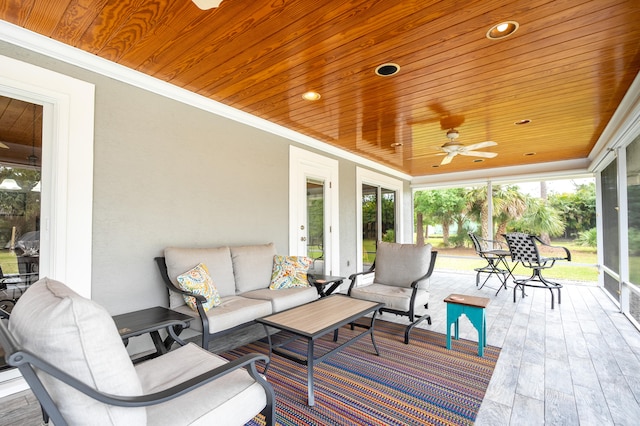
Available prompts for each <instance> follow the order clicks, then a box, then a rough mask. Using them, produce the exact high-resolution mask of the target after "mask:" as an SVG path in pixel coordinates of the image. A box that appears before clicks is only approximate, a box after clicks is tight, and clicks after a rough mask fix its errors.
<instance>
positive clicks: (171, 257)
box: [164, 247, 236, 309]
mask: <svg viewBox="0 0 640 426" xmlns="http://www.w3.org/2000/svg"><path fill="white" fill-rule="evenodd" d="M164 256H165V263H166V265H167V273H168V275H169V278H170V279H171V282H172V283H173V285H175V286H176V287H178V281H177V277H178V275H180V274H182V273H183V272H184V271H188V270H189V269H191V268H193V267H194V266H196V265H197V264H199V263H204V264H205V265H207V268H208V269H209V275H210V276H211V279H212V280H213V282H215V283H216V289H217V290H218V294H219V295H220V297H225V296H232V295H235V294H236V284H235V279H234V276H233V265H232V263H231V252H230V251H229V247H218V248H179V247H167V248H166V249H165V250H164ZM184 304H185V301H184V299H183V298H182V295H181V294H179V293H175V292H171V294H170V297H169V307H170V308H172V309H173V308H175V307H178V306H180V305H184Z"/></svg>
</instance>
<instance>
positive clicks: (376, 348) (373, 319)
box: [369, 311, 380, 356]
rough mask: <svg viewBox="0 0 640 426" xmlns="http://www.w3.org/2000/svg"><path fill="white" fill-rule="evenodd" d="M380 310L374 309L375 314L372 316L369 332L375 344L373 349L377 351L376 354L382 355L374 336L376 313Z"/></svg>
mask: <svg viewBox="0 0 640 426" xmlns="http://www.w3.org/2000/svg"><path fill="white" fill-rule="evenodd" d="M377 313H378V311H373V315H372V316H371V326H370V327H369V334H370V335H371V343H372V344H373V349H375V351H376V355H378V356H380V351H379V350H378V346H376V341H375V339H374V338H373V330H374V325H375V323H376V314H377Z"/></svg>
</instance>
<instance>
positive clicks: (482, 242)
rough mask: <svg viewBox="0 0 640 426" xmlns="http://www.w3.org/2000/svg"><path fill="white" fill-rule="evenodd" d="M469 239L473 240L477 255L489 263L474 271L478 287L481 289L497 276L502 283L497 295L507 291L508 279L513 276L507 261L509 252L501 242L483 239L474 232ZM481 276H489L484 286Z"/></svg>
mask: <svg viewBox="0 0 640 426" xmlns="http://www.w3.org/2000/svg"><path fill="white" fill-rule="evenodd" d="M469 238H471V241H472V242H473V247H474V249H475V250H476V254H477V255H478V256H480V257H481V258H482V259H484V260H486V262H487V264H486V265H485V266H482V267H480V268H475V269H474V271H476V287H478V289H481V288H482V287H484V285H485V284H486V283H487V281H489V278H491V276H492V275H495V276H497V277H498V279H499V280H500V283H501V284H500V287H498V291H496V295H497V294H498V293H500V290H502V289H503V288H504V289H505V290H506V289H507V279H508V278H509V275H511V269H509V265H508V264H507V261H506V259H507V257H509V256H510V255H511V253H510V252H509V250H507V249H506V248H505V247H504V246H503V243H501V242H500V241H494V240H488V239H485V238H481V237H478V236H477V235H476V234H474V233H473V232H469ZM481 274H487V277H486V278H485V279H484V281H483V282H482V285H480V276H481Z"/></svg>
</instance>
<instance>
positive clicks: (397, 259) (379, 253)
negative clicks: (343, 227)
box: [348, 241, 438, 344]
mask: <svg viewBox="0 0 640 426" xmlns="http://www.w3.org/2000/svg"><path fill="white" fill-rule="evenodd" d="M437 255H438V252H437V251H433V250H431V245H430V244H427V245H426V246H416V245H414V244H397V243H387V242H383V241H380V242H378V247H377V250H376V260H375V262H374V263H373V265H372V266H371V269H369V270H368V271H364V272H359V273H357V274H353V275H351V276H350V277H349V279H350V280H351V284H350V285H349V291H348V295H349V296H351V297H355V298H357V299H364V300H369V301H372V302H379V303H384V304H385V306H384V307H383V308H381V309H380V312H389V313H392V314H396V315H400V316H406V317H409V321H411V324H409V325H408V326H407V327H406V329H405V333H404V343H407V344H408V343H409V334H410V333H411V330H412V329H413V328H414V327H415V326H416V325H418V324H419V323H420V322H422V321H424V320H427V323H428V324H431V316H430V315H429V314H423V315H416V307H417V306H420V305H423V306H424V307H425V309H426V308H428V305H429V278H430V277H431V274H432V273H433V268H434V266H435V263H436V256H437ZM367 274H375V275H374V278H373V283H372V284H369V285H364V286H357V285H356V284H357V283H358V279H360V278H361V277H362V276H363V275H367Z"/></svg>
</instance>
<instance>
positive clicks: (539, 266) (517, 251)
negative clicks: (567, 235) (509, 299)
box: [503, 232, 571, 309]
mask: <svg viewBox="0 0 640 426" xmlns="http://www.w3.org/2000/svg"><path fill="white" fill-rule="evenodd" d="M503 236H504V237H505V239H506V240H507V244H508V245H509V251H510V252H511V257H512V259H513V261H514V262H520V263H522V265H523V266H524V267H526V268H530V269H531V276H530V277H529V278H526V279H514V280H513V282H514V284H515V285H514V287H513V301H514V302H515V301H516V290H517V289H518V287H520V289H521V290H522V297H524V296H525V292H524V288H525V287H534V288H546V289H548V290H549V291H550V292H551V309H553V307H554V295H553V291H554V290H555V291H557V292H558V303H561V301H562V300H561V293H560V289H561V288H562V284H560V283H558V282H555V281H551V280H549V279H547V278H545V277H544V276H543V275H542V272H543V271H544V270H545V269H550V268H553V266H554V265H555V264H556V261H558V260H566V261H569V262H570V261H571V252H570V251H569V249H567V248H566V247H562V246H552V245H550V244H545V243H544V242H543V241H542V240H540V238H538V237H536V236H533V235H529V234H523V233H520V232H514V233H510V234H504V235H503ZM538 245H541V246H543V247H546V248H549V249H553V250H554V251H555V252H557V253H559V255H558V256H542V255H541V253H540V250H539V247H538Z"/></svg>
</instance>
